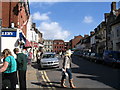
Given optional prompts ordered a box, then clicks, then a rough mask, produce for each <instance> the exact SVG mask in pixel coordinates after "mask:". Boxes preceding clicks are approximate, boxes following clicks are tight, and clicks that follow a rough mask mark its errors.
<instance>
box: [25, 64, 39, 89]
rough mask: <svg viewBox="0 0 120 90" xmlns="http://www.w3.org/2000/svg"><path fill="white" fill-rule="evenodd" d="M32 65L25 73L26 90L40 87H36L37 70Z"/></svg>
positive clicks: (37, 82)
mask: <svg viewBox="0 0 120 90" xmlns="http://www.w3.org/2000/svg"><path fill="white" fill-rule="evenodd" d="M33 65H34V62H33V63H32V65H28V66H27V73H26V84H27V88H40V85H38V84H39V83H40V81H38V80H39V79H38V77H37V75H36V74H37V71H38V69H37V68H35V67H34V66H33Z"/></svg>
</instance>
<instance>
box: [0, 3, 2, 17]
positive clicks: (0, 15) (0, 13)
mask: <svg viewBox="0 0 120 90" xmlns="http://www.w3.org/2000/svg"><path fill="white" fill-rule="evenodd" d="M0 19H2V2H1V1H0Z"/></svg>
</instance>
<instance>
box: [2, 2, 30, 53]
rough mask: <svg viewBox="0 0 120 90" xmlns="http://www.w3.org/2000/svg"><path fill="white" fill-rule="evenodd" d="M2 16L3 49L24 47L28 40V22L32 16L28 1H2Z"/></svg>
mask: <svg viewBox="0 0 120 90" xmlns="http://www.w3.org/2000/svg"><path fill="white" fill-rule="evenodd" d="M17 1H18V2H17ZM1 16H2V32H1V33H2V34H1V36H2V38H1V43H2V44H1V49H2V50H3V49H5V48H9V49H10V50H11V51H13V49H14V48H15V47H18V48H23V45H24V44H26V41H27V39H26V34H27V23H28V19H29V16H30V10H29V4H28V1H27V0H25V1H23V2H20V1H19V0H16V2H10V1H8V2H2V15H1ZM22 42H24V44H23V43H22ZM7 43H9V45H8V44H7Z"/></svg>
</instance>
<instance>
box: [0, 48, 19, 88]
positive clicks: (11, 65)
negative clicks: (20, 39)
mask: <svg viewBox="0 0 120 90" xmlns="http://www.w3.org/2000/svg"><path fill="white" fill-rule="evenodd" d="M2 55H3V65H2V67H1V68H0V72H3V73H2V80H3V81H4V80H8V81H10V90H15V89H16V80H17V72H16V71H17V64H16V60H15V58H14V57H13V56H12V53H11V51H10V50H9V49H4V50H3V52H2ZM4 84H5V83H3V86H4ZM2 88H3V89H4V87H2Z"/></svg>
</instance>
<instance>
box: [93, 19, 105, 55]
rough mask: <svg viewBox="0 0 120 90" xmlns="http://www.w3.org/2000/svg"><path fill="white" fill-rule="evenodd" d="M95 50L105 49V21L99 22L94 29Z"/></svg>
mask: <svg viewBox="0 0 120 90" xmlns="http://www.w3.org/2000/svg"><path fill="white" fill-rule="evenodd" d="M95 45H96V47H95V52H96V53H103V52H104V50H105V49H106V23H105V22H104V21H103V22H101V23H100V24H99V25H98V26H97V28H96V29H95Z"/></svg>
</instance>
